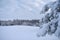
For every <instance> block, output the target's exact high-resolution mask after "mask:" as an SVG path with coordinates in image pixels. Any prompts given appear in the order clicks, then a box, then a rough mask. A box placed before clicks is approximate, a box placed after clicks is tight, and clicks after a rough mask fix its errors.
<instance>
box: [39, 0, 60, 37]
mask: <svg viewBox="0 0 60 40" xmlns="http://www.w3.org/2000/svg"><path fill="white" fill-rule="evenodd" d="M40 16H41V17H40V18H41V19H40V29H39V32H38V36H44V35H46V34H49V35H52V34H55V35H56V36H58V37H60V0H56V1H55V2H50V3H48V4H46V5H45V6H44V8H43V9H42V11H41V13H40Z"/></svg>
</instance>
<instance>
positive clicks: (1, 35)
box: [0, 25, 59, 40]
mask: <svg viewBox="0 0 60 40" xmlns="http://www.w3.org/2000/svg"><path fill="white" fill-rule="evenodd" d="M38 30H39V27H33V26H17V25H15V26H0V40H59V39H58V38H57V37H56V36H55V35H48V34H47V35H46V36H44V37H38V36H37V32H38Z"/></svg>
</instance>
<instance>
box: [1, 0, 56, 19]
mask: <svg viewBox="0 0 60 40" xmlns="http://www.w3.org/2000/svg"><path fill="white" fill-rule="evenodd" d="M51 1H55V0H0V19H39V18H40V14H39V13H40V10H41V9H42V7H43V6H44V5H45V4H46V3H49V2H51Z"/></svg>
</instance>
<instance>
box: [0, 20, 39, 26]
mask: <svg viewBox="0 0 60 40" xmlns="http://www.w3.org/2000/svg"><path fill="white" fill-rule="evenodd" d="M12 25H27V26H39V20H8V21H3V20H0V26H12Z"/></svg>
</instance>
